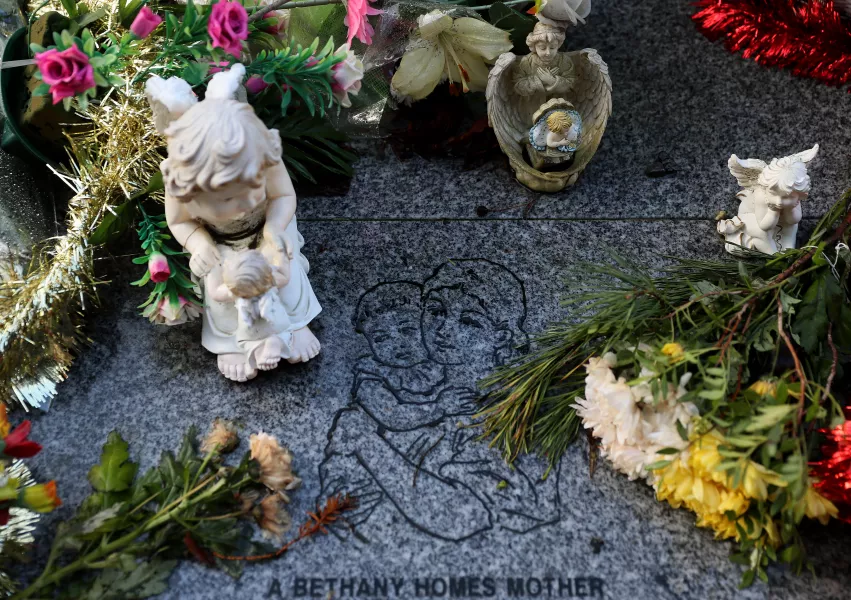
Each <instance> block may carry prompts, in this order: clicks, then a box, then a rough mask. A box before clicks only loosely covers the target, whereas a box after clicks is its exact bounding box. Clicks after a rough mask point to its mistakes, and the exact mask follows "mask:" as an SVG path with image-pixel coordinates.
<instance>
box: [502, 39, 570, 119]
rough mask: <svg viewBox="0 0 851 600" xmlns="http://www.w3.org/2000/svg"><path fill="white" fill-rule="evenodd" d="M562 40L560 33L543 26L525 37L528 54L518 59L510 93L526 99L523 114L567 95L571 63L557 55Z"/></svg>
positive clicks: (562, 55)
mask: <svg viewBox="0 0 851 600" xmlns="http://www.w3.org/2000/svg"><path fill="white" fill-rule="evenodd" d="M564 38H565V35H564V31H563V30H561V29H559V28H558V27H553V26H552V25H546V24H544V23H538V24H537V25H535V29H534V31H532V33H531V34H529V36H527V38H526V44H527V45H528V46H529V51H530V54H527V55H526V56H524V57H523V58H521V59H520V62H519V63H518V64H517V67H516V69H515V73H514V90H515V92H517V94H518V95H519V96H523V97H524V98H526V99H527V102H528V107H527V110H531V111H532V112H534V111H535V110H537V109H538V108H539V107H540V106H541V104H543V103H544V102H546V101H547V100H551V99H552V98H555V97H558V96H561V95H563V94H566V93H568V92H569V91H570V89H571V88H572V87H573V84H574V83H575V82H576V75H575V72H574V68H573V60H572V59H571V58H570V56H568V55H567V54H564V53H560V52H559V51H558V50H559V48H560V47H561V45H562V44H563V43H564ZM530 114H531V113H530Z"/></svg>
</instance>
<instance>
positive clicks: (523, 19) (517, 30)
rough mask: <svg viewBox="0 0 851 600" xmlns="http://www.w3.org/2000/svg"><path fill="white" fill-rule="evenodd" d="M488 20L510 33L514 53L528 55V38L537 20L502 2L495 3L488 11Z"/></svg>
mask: <svg viewBox="0 0 851 600" xmlns="http://www.w3.org/2000/svg"><path fill="white" fill-rule="evenodd" d="M488 20H489V21H490V23H491V25H493V26H494V27H499V28H500V29H503V30H505V31H507V32H508V33H509V35H510V36H511V43H512V44H514V48H513V51H514V52H519V53H521V54H526V52H528V48H527V46H526V36H527V35H529V34H530V33H532V29H534V28H535V23H536V21H535V19H534V18H533V17H531V16H529V15H526V14H523V13H521V12H518V11H516V10H514V9H513V8H511V7H509V6H506V5H505V4H504V3H502V2H495V3H494V4H492V5H491V7H490V10H489V11H488Z"/></svg>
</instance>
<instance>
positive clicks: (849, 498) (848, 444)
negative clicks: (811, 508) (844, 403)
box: [810, 407, 851, 523]
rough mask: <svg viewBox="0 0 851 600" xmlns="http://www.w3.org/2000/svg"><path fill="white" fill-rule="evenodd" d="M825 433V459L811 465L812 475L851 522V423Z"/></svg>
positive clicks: (821, 490) (823, 492) (843, 515)
mask: <svg viewBox="0 0 851 600" xmlns="http://www.w3.org/2000/svg"><path fill="white" fill-rule="evenodd" d="M848 414H851V407H849V409H848ZM822 433H824V435H825V438H826V440H825V443H824V445H823V446H822V459H821V460H819V461H817V462H812V463H810V475H811V476H812V477H814V478H816V479H818V483H816V484H815V486H814V487H815V488H816V489H817V490H818V492H819V493H820V494H821V495H822V496H824V497H825V498H827V499H828V500H830V501H831V502H833V503H834V504H835V505H836V507H837V508H838V509H839V518H840V519H842V520H843V521H845V522H847V523H851V420H848V421H845V423H843V424H842V425H838V426H837V427H834V428H833V429H826V430H824V431H823V432H822Z"/></svg>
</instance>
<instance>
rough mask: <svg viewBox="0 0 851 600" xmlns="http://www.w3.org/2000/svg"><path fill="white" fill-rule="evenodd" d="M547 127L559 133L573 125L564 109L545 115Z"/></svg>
mask: <svg viewBox="0 0 851 600" xmlns="http://www.w3.org/2000/svg"><path fill="white" fill-rule="evenodd" d="M547 127H549V128H550V131H554V132H556V133H561V132H562V131H565V130H567V129H570V128H571V127H573V119H571V118H570V115H568V114H567V113H566V112H564V111H555V112H552V113H550V114H549V116H548V117H547Z"/></svg>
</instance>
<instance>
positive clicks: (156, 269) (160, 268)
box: [148, 252, 171, 283]
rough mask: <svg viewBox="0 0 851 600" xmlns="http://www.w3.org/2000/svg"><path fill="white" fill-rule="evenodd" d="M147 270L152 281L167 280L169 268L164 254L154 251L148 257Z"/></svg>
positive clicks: (160, 281)
mask: <svg viewBox="0 0 851 600" xmlns="http://www.w3.org/2000/svg"><path fill="white" fill-rule="evenodd" d="M148 272H150V274H151V281H153V282H154V283H162V282H163V281H168V277H169V275H171V269H169V267H168V259H167V258H166V257H165V255H164V254H162V253H160V252H154V253H152V254H151V255H150V256H149V257H148Z"/></svg>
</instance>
